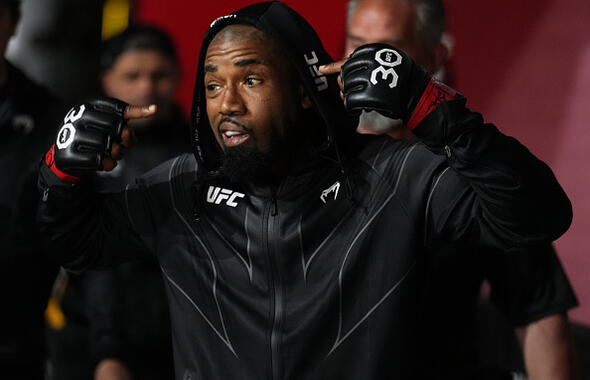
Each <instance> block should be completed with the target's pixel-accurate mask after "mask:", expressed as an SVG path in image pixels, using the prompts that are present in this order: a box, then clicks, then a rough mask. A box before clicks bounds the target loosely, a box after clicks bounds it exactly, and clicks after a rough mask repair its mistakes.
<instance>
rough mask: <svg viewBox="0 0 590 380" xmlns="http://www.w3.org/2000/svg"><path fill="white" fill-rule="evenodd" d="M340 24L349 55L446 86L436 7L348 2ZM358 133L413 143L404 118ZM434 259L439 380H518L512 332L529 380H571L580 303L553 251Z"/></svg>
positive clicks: (432, 307)
mask: <svg viewBox="0 0 590 380" xmlns="http://www.w3.org/2000/svg"><path fill="white" fill-rule="evenodd" d="M346 25H347V31H346V48H345V56H349V55H350V54H351V53H352V52H353V51H354V49H355V48H357V47H358V46H361V45H364V44H367V43H374V42H382V43H387V44H389V45H392V46H394V47H396V48H399V49H402V50H404V51H406V52H407V53H408V54H409V55H410V56H411V57H412V58H413V59H414V60H415V61H416V63H418V64H419V65H421V66H422V67H423V68H424V69H425V70H426V71H427V72H428V73H430V74H431V75H435V76H438V79H440V80H443V81H444V79H445V78H444V77H441V76H443V75H444V66H445V64H446V63H447V61H448V57H449V47H448V45H447V44H445V43H444V42H445V41H444V39H443V36H444V33H445V30H446V17H445V11H444V7H443V4H442V1H441V0H351V1H349V3H348V5H347V24H346ZM441 73H442V74H441ZM437 74H438V75H437ZM359 130H360V131H362V132H365V133H374V134H381V133H386V134H388V135H390V136H392V137H393V138H397V139H402V140H408V139H413V138H414V135H413V134H412V132H411V131H410V130H409V129H408V128H407V127H406V126H405V125H404V124H403V123H402V122H401V121H400V120H393V119H389V118H387V117H385V116H383V115H381V114H379V113H377V112H363V114H362V115H361V118H360V123H359ZM431 262H432V267H431V273H430V278H429V279H428V281H429V282H430V284H429V286H428V288H427V291H426V292H425V297H424V300H423V304H424V305H423V310H424V312H423V314H424V321H423V334H424V335H423V338H424V342H425V344H424V350H423V351H424V355H425V364H426V363H429V364H426V365H431V366H432V367H433V371H434V373H438V376H440V378H447V377H445V376H444V374H449V375H450V374H452V373H455V376H456V377H453V378H461V379H462V378H470V379H471V378H478V379H481V378H486V379H487V378H489V379H510V378H511V377H510V376H514V378H517V376H520V375H519V374H517V373H513V374H512V375H511V374H509V372H511V371H513V372H514V371H515V370H520V369H521V368H518V367H519V366H522V364H521V363H520V360H521V359H520V358H518V359H515V358H514V356H515V355H514V354H515V353H516V355H520V354H519V353H518V349H516V351H515V350H513V347H512V345H511V343H513V341H514V340H515V337H514V334H513V333H512V330H511V328H514V329H515V330H516V334H517V336H518V340H519V343H520V345H521V347H522V351H523V353H524V364H525V366H526V371H527V372H528V375H529V376H530V378H531V379H533V380H542V379H547V380H549V379H551V380H562V379H563V380H566V379H576V378H577V367H576V363H575V354H574V348H573V344H572V339H571V336H570V331H569V323H568V319H567V310H568V309H570V308H572V307H574V306H577V300H576V297H575V295H574V293H573V291H572V288H571V285H570V284H569V281H568V279H567V277H566V275H565V273H564V271H563V268H562V267H561V264H560V262H559V260H558V258H557V255H556V254H555V251H554V249H553V247H552V246H550V245H547V246H543V247H538V248H535V249H533V252H530V253H528V252H518V254H503V255H501V254H498V253H497V252H494V253H490V252H488V251H487V250H483V249H481V248H479V247H471V249H466V248H462V249H458V247H457V246H452V245H447V246H445V247H444V248H443V249H442V250H441V251H437V252H435V253H433V257H432V260H431ZM484 279H485V280H487V281H488V282H489V284H490V289H491V294H490V301H491V304H492V305H490V304H488V303H484V302H483V301H482V303H481V304H479V305H478V298H479V297H478V296H479V293H480V292H479V291H480V288H481V286H482V282H483V281H484ZM498 310H499V311H498ZM478 321H479V322H478ZM426 342H427V343H426ZM457 372H458V373H460V375H459V374H456V373H457ZM461 376H463V377H461ZM436 378H438V377H436Z"/></svg>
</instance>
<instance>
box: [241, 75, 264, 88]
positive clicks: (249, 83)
mask: <svg viewBox="0 0 590 380" xmlns="http://www.w3.org/2000/svg"><path fill="white" fill-rule="evenodd" d="M245 82H246V86H248V87H254V86H256V85H257V84H260V83H262V79H259V78H255V77H248V78H246V81H245Z"/></svg>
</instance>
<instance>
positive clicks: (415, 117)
mask: <svg viewBox="0 0 590 380" xmlns="http://www.w3.org/2000/svg"><path fill="white" fill-rule="evenodd" d="M456 93H457V91H455V90H453V89H452V88H450V87H449V86H447V85H445V84H443V83H441V82H439V81H437V80H434V79H430V82H428V86H426V90H424V93H422V97H421V98H420V101H419V102H418V105H417V106H416V108H415V109H414V112H413V113H412V117H410V120H409V121H408V127H409V128H410V129H414V128H416V127H417V126H418V124H420V122H421V121H422V120H423V119H424V118H425V117H426V116H428V114H429V113H431V112H432V111H434V110H435V109H436V107H438V106H439V105H440V104H441V103H442V102H446V101H447V100H451V99H453V98H454V97H455V94H456Z"/></svg>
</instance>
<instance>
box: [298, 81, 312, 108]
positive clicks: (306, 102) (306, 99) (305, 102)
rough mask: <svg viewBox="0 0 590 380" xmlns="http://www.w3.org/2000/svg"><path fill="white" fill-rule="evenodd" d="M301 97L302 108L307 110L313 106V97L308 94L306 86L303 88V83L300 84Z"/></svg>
mask: <svg viewBox="0 0 590 380" xmlns="http://www.w3.org/2000/svg"><path fill="white" fill-rule="evenodd" d="M299 98H300V99H301V108H303V109H304V110H306V109H308V108H309V107H311V99H310V98H309V96H308V95H307V92H306V91H305V88H303V85H302V84H300V85H299Z"/></svg>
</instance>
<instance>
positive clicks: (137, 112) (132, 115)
mask: <svg viewBox="0 0 590 380" xmlns="http://www.w3.org/2000/svg"><path fill="white" fill-rule="evenodd" d="M157 108H158V107H157V106H156V105H155V104H150V105H149V106H131V105H130V106H127V108H126V109H125V114H124V115H123V116H124V117H125V119H142V118H144V117H148V116H152V115H153V114H155V113H156V111H157Z"/></svg>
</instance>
